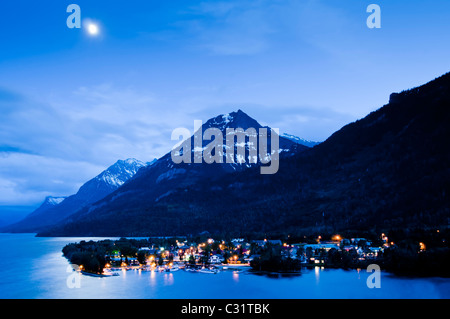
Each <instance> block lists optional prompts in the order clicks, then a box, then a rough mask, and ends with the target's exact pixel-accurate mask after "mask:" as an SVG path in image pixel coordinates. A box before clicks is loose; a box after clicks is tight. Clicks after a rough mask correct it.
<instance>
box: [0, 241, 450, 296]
mask: <svg viewBox="0 0 450 319" xmlns="http://www.w3.org/2000/svg"><path fill="white" fill-rule="evenodd" d="M90 239H92V240H100V239H102V238H36V237H34V235H33V234H0V298H2V299H10V298H18V299H38V298H39V299H40V298H46V299H67V298H70V299H73V298H84V299H86V298H87V299H95V298H102V299H110V298H131V299H148V298H153V299H161V298H164V299H175V298H176V299H185V298H190V299H198V298H206V299H224V298H232V299H260V298H262V299H279V298H282V299H298V298H389V299H391V298H450V279H444V278H425V279H423V278H420V279H415V278H398V277H395V276H393V275H390V274H387V273H384V272H381V288H372V289H370V288H368V287H367V284H366V280H367V277H368V276H369V275H370V273H367V272H366V271H365V270H361V271H359V272H358V271H356V270H351V271H344V270H340V269H329V270H327V269H320V268H318V267H317V268H315V269H305V270H304V271H303V272H302V274H301V275H298V276H294V277H279V276H275V277H270V276H266V275H264V276H263V275H255V274H250V273H245V272H244V273H239V274H236V273H233V272H232V271H224V272H220V273H218V274H215V275H214V274H202V273H190V272H185V271H182V270H180V271H177V272H174V273H156V272H141V271H137V270H130V271H120V272H119V274H120V275H119V276H115V277H107V278H96V277H89V276H84V275H81V276H80V281H79V283H80V287H79V288H76V287H74V288H70V285H69V286H68V284H67V279H68V277H69V276H71V275H73V273H72V272H67V270H68V266H69V263H68V261H67V260H66V259H65V258H64V257H63V256H62V253H61V249H62V248H63V247H64V245H65V244H67V243H71V242H78V241H80V240H90ZM69 267H70V266H69Z"/></svg>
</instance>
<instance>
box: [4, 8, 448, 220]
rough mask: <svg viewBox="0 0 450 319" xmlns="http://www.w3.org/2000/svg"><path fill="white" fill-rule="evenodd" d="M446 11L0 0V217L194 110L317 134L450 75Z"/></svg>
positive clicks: (149, 154)
mask: <svg viewBox="0 0 450 319" xmlns="http://www.w3.org/2000/svg"><path fill="white" fill-rule="evenodd" d="M71 3H75V4H78V5H79V6H80V8H81V19H82V21H83V24H82V26H83V27H82V28H80V29H76V28H74V29H70V28H68V27H67V25H66V19H67V17H68V16H69V14H70V13H67V12H66V9H67V6H68V5H69V4H71ZM371 3H376V4H378V5H379V6H380V7H381V28H380V29H369V28H368V27H367V25H366V19H367V17H368V16H369V15H370V13H367V12H366V9H367V6H368V5H369V4H371ZM88 21H90V22H91V23H95V24H96V25H97V26H98V31H99V32H98V34H97V35H91V34H89V33H88V32H87V28H86V27H85V26H86V25H87V24H86V22H88ZM449 21H450V1H448V0H440V1H439V0H437V1H423V0H410V1H399V0H389V1H381V0H380V1H379V0H373V1H363V0H296V1H294V0H291V1H289V0H271V1H268V0H267V1H265V0H239V1H187V0H183V1H176V0H170V1H163V0H158V1H150V0H145V1H144V0H142V1H141V0H134V1H123V0H122V1H111V0H110V1H93V0H89V1H82V0H70V1H63V0H59V1H54V0H39V1H24V0H2V1H1V2H0V110H1V112H0V119H1V120H0V207H3V208H0V219H1V211H3V212H6V211H8V212H12V211H13V212H14V213H16V212H18V211H20V209H19V208H20V207H35V206H37V205H39V203H40V202H42V201H43V199H44V198H45V196H49V195H54V196H63V195H70V194H73V193H75V192H76V191H77V189H78V188H79V187H80V186H81V185H82V184H83V183H84V182H85V181H87V180H89V179H90V178H92V177H94V176H95V175H97V174H98V173H100V172H101V171H102V170H104V169H105V168H106V167H108V166H109V165H111V164H113V163H114V162H116V161H117V160H118V159H125V158H130V157H134V158H137V159H140V160H142V161H150V160H152V159H153V158H155V157H160V156H162V155H164V154H165V153H167V152H168V151H169V150H170V148H171V147H172V146H173V145H174V144H175V142H173V141H171V139H170V135H171V132H172V130H173V129H174V128H176V127H187V128H189V129H191V130H193V121H194V119H201V120H204V121H205V120H207V119H209V118H211V117H213V116H216V115H218V114H224V113H229V112H232V111H236V110H237V109H242V110H243V111H244V112H246V113H247V114H249V115H250V116H252V117H254V118H255V119H256V120H258V121H259V122H260V123H261V124H263V125H269V126H271V127H275V128H279V129H280V132H286V133H290V134H294V135H297V136H300V137H303V138H306V139H309V140H315V141H323V140H325V139H326V138H327V137H328V136H329V135H330V134H332V133H333V132H335V131H336V130H338V129H340V128H341V127H342V126H343V125H345V124H347V123H349V122H352V121H355V120H357V119H359V118H362V117H364V116H366V115H367V114H368V113H370V112H371V111H374V110H376V109H378V108H379V107H381V106H383V105H384V104H386V103H387V102H388V99H389V95H390V94H391V93H392V92H398V91H402V90H404V89H408V88H412V87H415V86H417V85H420V84H423V83H425V82H428V81H429V80H432V79H434V78H435V77H437V76H440V75H442V74H444V73H446V72H448V71H449V70H450V59H449V57H450V41H449V35H450V23H449ZM18 207H19V208H18ZM24 211H25V210H24Z"/></svg>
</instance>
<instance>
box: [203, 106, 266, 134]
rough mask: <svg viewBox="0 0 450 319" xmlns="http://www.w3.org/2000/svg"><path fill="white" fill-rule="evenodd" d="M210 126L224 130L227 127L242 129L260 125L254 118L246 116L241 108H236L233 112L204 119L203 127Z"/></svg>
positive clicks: (256, 127)
mask: <svg viewBox="0 0 450 319" xmlns="http://www.w3.org/2000/svg"><path fill="white" fill-rule="evenodd" d="M211 127H215V128H218V129H220V130H221V131H225V129H227V128H238V127H239V128H242V129H244V130H246V129H248V128H250V127H253V128H255V129H258V128H260V127H262V126H261V125H260V124H259V123H258V122H257V121H256V120H255V119H253V118H252V117H250V116H248V115H247V114H246V113H245V112H243V111H242V110H241V109H238V110H237V111H235V112H231V113H226V114H221V115H218V116H216V117H213V118H211V119H209V120H208V121H206V123H205V124H203V129H208V128H211Z"/></svg>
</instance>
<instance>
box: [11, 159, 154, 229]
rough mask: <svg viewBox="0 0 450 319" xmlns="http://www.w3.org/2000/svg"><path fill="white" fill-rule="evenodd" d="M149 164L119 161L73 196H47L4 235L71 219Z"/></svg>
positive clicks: (137, 161)
mask: <svg viewBox="0 0 450 319" xmlns="http://www.w3.org/2000/svg"><path fill="white" fill-rule="evenodd" d="M146 165H147V164H146V163H144V162H141V161H139V160H136V159H134V158H129V159H126V160H119V161H117V162H116V163H115V164H113V165H111V166H110V167H108V168H107V169H106V170H104V171H103V172H101V173H100V174H99V175H97V176H96V177H94V178H92V179H91V180H89V181H88V182H86V183H85V184H84V185H82V186H81V187H80V189H79V190H78V192H77V193H76V194H74V195H71V196H69V197H51V196H49V197H47V198H46V199H45V201H44V202H43V203H42V205H41V206H40V207H39V208H38V209H36V210H35V211H33V212H32V213H31V214H29V215H28V216H26V217H25V218H24V219H23V220H22V221H20V222H18V223H15V224H13V225H10V226H7V227H5V228H4V229H2V231H3V232H36V231H38V230H40V229H42V228H43V227H47V226H50V225H53V224H55V223H57V222H59V221H60V220H62V219H64V218H66V217H68V216H70V215H71V214H73V213H75V212H76V211H77V210H79V209H81V208H83V207H85V206H87V205H90V204H93V203H95V202H96V201H98V200H100V199H102V198H104V197H105V196H107V195H108V194H110V193H111V192H113V191H115V190H116V189H117V188H119V187H120V186H122V185H123V184H124V183H125V182H126V181H128V180H129V179H131V178H132V177H133V176H134V175H135V174H136V173H137V171H138V170H139V169H140V168H142V167H144V166H146Z"/></svg>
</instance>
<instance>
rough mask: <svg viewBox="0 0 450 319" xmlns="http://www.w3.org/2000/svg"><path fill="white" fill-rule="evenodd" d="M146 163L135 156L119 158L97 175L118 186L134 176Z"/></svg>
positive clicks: (99, 178) (98, 178) (100, 178)
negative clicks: (124, 158)
mask: <svg viewBox="0 0 450 319" xmlns="http://www.w3.org/2000/svg"><path fill="white" fill-rule="evenodd" d="M146 165H147V164H145V163H144V162H141V161H139V160H137V159H135V158H128V159H126V160H118V161H117V162H116V163H115V164H113V165H111V166H110V167H108V168H107V169H106V170H105V171H103V172H102V173H100V174H99V175H98V176H97V180H102V181H104V182H106V183H107V184H109V185H111V186H114V187H118V186H121V185H123V183H125V182H126V181H127V180H128V179H130V178H131V177H133V176H134V175H135V174H136V172H137V171H138V170H139V169H140V168H141V167H144V166H146Z"/></svg>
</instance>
